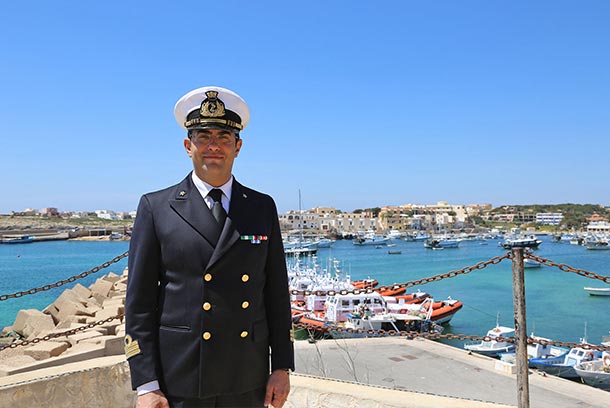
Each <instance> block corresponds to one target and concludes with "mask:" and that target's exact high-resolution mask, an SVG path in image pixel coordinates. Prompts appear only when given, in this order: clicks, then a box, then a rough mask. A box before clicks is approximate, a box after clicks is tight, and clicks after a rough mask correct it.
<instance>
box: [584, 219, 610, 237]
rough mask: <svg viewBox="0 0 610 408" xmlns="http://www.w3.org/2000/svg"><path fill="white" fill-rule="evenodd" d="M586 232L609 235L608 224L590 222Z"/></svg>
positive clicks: (609, 225) (605, 222)
mask: <svg viewBox="0 0 610 408" xmlns="http://www.w3.org/2000/svg"><path fill="white" fill-rule="evenodd" d="M587 232H594V233H604V234H607V233H610V223H609V222H608V221H592V222H590V223H589V225H587Z"/></svg>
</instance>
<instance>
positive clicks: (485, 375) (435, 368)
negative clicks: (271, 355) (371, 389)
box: [295, 337, 610, 408]
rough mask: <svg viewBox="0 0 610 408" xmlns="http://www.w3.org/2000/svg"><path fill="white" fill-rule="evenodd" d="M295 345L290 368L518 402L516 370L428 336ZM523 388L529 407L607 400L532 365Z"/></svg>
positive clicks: (587, 405) (603, 407)
mask: <svg viewBox="0 0 610 408" xmlns="http://www.w3.org/2000/svg"><path fill="white" fill-rule="evenodd" d="M295 348H296V350H295V354H296V368H297V370H296V372H297V373H301V374H307V375H312V376H318V377H326V378H333V379H338V380H344V381H349V382H358V383H363V384H367V385H372V386H381V387H386V388H389V389H393V390H401V391H408V392H410V393H413V394H410V396H411V397H413V396H415V397H413V398H417V395H421V396H422V399H423V398H424V396H430V395H435V396H445V397H451V398H456V399H459V400H465V401H472V402H473V404H474V402H475V401H476V403H477V404H478V403H488V404H491V405H490V406H493V404H499V405H508V406H514V407H516V406H517V403H518V402H517V389H516V383H517V382H516V376H515V375H514V374H512V373H511V370H510V366H508V365H505V364H503V363H502V362H500V361H499V360H496V359H493V358H489V357H485V356H481V355H478V354H469V353H468V352H467V351H466V350H460V349H457V348H455V347H452V346H448V345H445V344H442V343H438V342H435V341H431V340H425V339H414V340H409V339H407V338H396V337H386V338H367V339H341V340H318V341H317V342H315V343H313V344H312V343H309V342H308V341H299V342H296V343H295ZM529 389H530V406H531V407H535V408H564V407H565V408H574V407H579V408H607V407H609V406H610V392H606V391H602V390H599V389H596V388H593V387H590V386H587V385H585V384H580V383H577V382H574V381H569V380H564V379H561V378H558V377H553V376H544V375H542V374H539V373H538V372H536V371H533V370H530V374H529ZM411 402H415V401H413V400H412V401H411ZM413 406H417V404H414V405H413ZM422 406H424V405H422Z"/></svg>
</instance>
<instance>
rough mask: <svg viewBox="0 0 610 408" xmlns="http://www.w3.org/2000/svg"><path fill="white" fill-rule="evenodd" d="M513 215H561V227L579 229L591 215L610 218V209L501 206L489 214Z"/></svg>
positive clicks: (551, 205)
mask: <svg viewBox="0 0 610 408" xmlns="http://www.w3.org/2000/svg"><path fill="white" fill-rule="evenodd" d="M514 213H532V214H536V213H562V214H563V223H562V225H564V226H566V227H568V228H571V227H575V228H580V227H582V226H583V224H586V222H587V221H586V219H587V218H588V217H591V216H592V215H593V214H599V215H601V216H602V217H606V218H610V208H606V207H603V206H601V205H597V204H532V205H503V206H501V207H497V208H494V209H493V210H491V214H514Z"/></svg>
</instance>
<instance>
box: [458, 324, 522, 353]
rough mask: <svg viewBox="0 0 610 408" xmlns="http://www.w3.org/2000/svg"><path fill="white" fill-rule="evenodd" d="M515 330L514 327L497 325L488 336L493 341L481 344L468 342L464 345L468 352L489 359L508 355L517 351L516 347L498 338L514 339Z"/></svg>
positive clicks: (480, 342)
mask: <svg viewBox="0 0 610 408" xmlns="http://www.w3.org/2000/svg"><path fill="white" fill-rule="evenodd" d="M514 335H515V329H513V328H512V327H505V326H500V325H496V327H494V328H493V329H491V330H489V331H488V332H487V334H486V336H487V337H489V338H490V339H491V340H489V341H484V340H482V341H479V342H468V343H466V344H464V348H465V349H466V350H468V351H472V352H475V353H479V354H483V355H484V356H488V357H495V356H497V355H499V354H500V353H508V352H511V351H514V350H515V345H514V344H513V343H509V342H507V341H498V340H496V339H497V338H498V337H503V338H507V337H514Z"/></svg>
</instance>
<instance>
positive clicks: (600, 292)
mask: <svg viewBox="0 0 610 408" xmlns="http://www.w3.org/2000/svg"><path fill="white" fill-rule="evenodd" d="M584 289H585V290H586V291H587V292H589V295H591V296H610V286H608V287H606V288H593V287H588V286H585V287H584Z"/></svg>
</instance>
